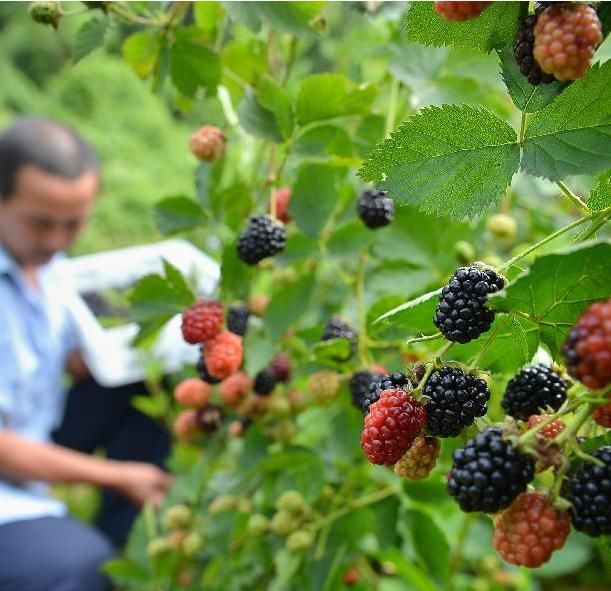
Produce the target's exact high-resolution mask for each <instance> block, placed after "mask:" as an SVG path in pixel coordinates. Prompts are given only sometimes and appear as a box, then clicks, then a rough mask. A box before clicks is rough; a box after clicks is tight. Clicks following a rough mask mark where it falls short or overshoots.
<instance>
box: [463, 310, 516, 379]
mask: <svg viewBox="0 0 611 591" xmlns="http://www.w3.org/2000/svg"><path fill="white" fill-rule="evenodd" d="M507 319H508V318H507ZM507 319H505V321H504V322H497V323H496V326H495V327H494V330H493V331H492V332H491V333H490V334H489V335H488V338H487V339H486V342H485V343H484V346H483V347H482V348H481V349H480V350H479V352H478V353H477V355H476V356H475V357H474V358H473V361H472V362H471V363H470V364H469V369H470V370H471V369H475V368H476V367H477V366H478V365H479V362H480V361H481V359H482V357H483V356H484V355H485V354H486V352H487V351H488V349H490V346H491V345H492V343H493V342H494V339H496V337H497V336H498V334H499V332H501V328H505V325H506V324H507Z"/></svg>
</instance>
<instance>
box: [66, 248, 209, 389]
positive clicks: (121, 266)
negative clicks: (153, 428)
mask: <svg viewBox="0 0 611 591" xmlns="http://www.w3.org/2000/svg"><path fill="white" fill-rule="evenodd" d="M162 259H166V260H168V261H169V262H170V263H172V264H173V265H174V266H175V267H177V268H178V269H180V271H181V272H182V273H183V274H184V275H185V276H187V277H190V278H194V279H195V284H196V285H197V291H198V294H197V295H198V297H202V298H206V297H210V296H211V295H212V294H213V293H214V290H215V289H216V286H217V285H218V282H219V278H220V267H219V265H218V264H217V263H216V262H215V261H214V260H213V259H211V258H210V257H208V256H206V255H205V254H204V253H202V252H201V251H200V250H198V249H197V248H195V247H194V246H193V245H192V244H190V243H189V242H186V241H184V240H166V241H163V242H158V243H155V244H147V245H143V246H133V247H129V248H121V249H118V250H113V251H108V252H101V253H96V254H91V255H85V256H80V257H75V258H72V259H68V271H69V273H70V275H71V278H72V280H73V282H74V287H75V291H76V292H77V294H85V293H89V292H94V291H95V292H98V291H103V290H105V289H109V288H116V289H121V288H127V287H129V286H131V285H132V284H134V283H135V282H136V281H138V279H140V278H141V277H142V276H143V275H146V274H149V273H160V272H161V271H162V268H163V261H162ZM68 297H70V296H68ZM70 299H71V301H70V303H69V305H70V307H71V308H72V310H73V313H74V317H75V319H76V322H77V325H78V329H79V333H80V337H81V341H82V344H83V355H84V358H85V362H86V363H87V366H88V367H89V370H90V372H91V374H92V376H93V377H94V378H95V379H96V381H97V382H98V383H100V384H102V385H103V386H107V387H114V386H121V385H124V384H130V383H133V382H137V381H140V380H142V379H143V378H144V377H145V364H146V362H147V361H148V360H150V359H156V360H158V361H159V362H160V363H161V365H162V367H163V369H164V371H165V372H168V373H169V372H173V371H177V370H179V369H181V367H183V366H184V365H185V364H190V363H195V362H196V361H197V355H198V347H196V346H194V345H189V344H187V343H185V342H184V340H183V338H182V334H181V331H180V324H181V318H180V315H176V316H174V317H173V318H172V319H171V320H170V322H168V324H167V325H166V326H165V327H164V328H163V329H162V331H161V333H160V334H159V337H158V339H157V341H156V342H155V344H154V346H153V347H152V348H151V350H149V351H146V352H143V351H141V350H137V349H134V348H133V347H132V346H131V345H130V342H131V340H132V339H133V337H134V336H135V335H136V333H137V332H138V326H137V325H136V324H135V323H129V324H125V325H123V326H118V327H113V328H104V327H102V326H101V325H100V323H99V322H98V320H97V318H96V317H95V315H94V314H93V313H92V311H91V310H90V309H89V307H88V306H87V304H86V303H85V302H84V300H83V299H82V298H81V297H80V296H79V295H73V296H72V297H71V298H70Z"/></svg>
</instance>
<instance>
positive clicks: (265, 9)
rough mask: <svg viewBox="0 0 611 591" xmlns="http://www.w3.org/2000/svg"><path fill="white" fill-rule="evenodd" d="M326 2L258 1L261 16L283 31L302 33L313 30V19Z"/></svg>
mask: <svg viewBox="0 0 611 591" xmlns="http://www.w3.org/2000/svg"><path fill="white" fill-rule="evenodd" d="M324 4H325V3H324V2H257V5H258V6H257V8H258V9H259V11H260V13H261V16H262V17H263V18H264V19H265V20H267V21H269V23H270V25H271V26H272V27H274V28H276V29H280V30H281V31H286V32H287V33H292V34H293V35H301V34H303V33H311V32H312V24H311V23H312V20H313V19H315V18H316V17H317V16H318V15H319V14H320V11H321V9H322V7H323V6H324Z"/></svg>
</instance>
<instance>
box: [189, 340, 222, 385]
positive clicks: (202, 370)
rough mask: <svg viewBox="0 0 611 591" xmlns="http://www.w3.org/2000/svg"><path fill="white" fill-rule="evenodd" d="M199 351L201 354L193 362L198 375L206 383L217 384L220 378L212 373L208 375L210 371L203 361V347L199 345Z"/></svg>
mask: <svg viewBox="0 0 611 591" xmlns="http://www.w3.org/2000/svg"><path fill="white" fill-rule="evenodd" d="M200 351H201V355H200V357H199V359H198V360H197V363H196V364H195V370H196V371H197V373H198V374H199V377H200V378H201V379H202V380H204V382H206V383H207V384H219V383H220V382H221V380H220V379H219V378H215V377H214V376H213V375H210V372H209V371H208V368H207V367H206V364H205V363H204V348H203V347H201V348H200Z"/></svg>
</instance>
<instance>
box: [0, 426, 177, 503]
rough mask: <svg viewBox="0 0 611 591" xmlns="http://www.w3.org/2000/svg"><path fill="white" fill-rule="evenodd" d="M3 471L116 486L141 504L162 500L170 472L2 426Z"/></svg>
mask: <svg viewBox="0 0 611 591" xmlns="http://www.w3.org/2000/svg"><path fill="white" fill-rule="evenodd" d="M0 475H4V476H5V477H9V478H10V479H12V480H16V481H27V480H44V481H46V482H52V483H53V482H88V483H91V484H95V485H97V486H103V487H107V488H114V489H115V490H117V491H119V492H120V493H122V494H124V495H125V496H127V497H128V498H130V499H131V500H132V501H134V502H135V503H137V504H138V505H142V504H144V503H146V502H151V503H153V504H155V505H159V504H161V502H162V501H163V498H164V497H165V494H166V492H167V490H168V488H169V486H170V484H171V480H172V479H171V476H170V475H169V474H167V473H166V472H164V471H163V470H160V469H159V468H157V467H156V466H154V465H152V464H147V463H143V462H117V461H113V460H106V459H102V458H97V457H93V456H89V455H87V454H83V453H80V452H77V451H73V450H70V449H67V448H65V447H61V446H59V445H55V444H53V443H38V442H34V441H30V440H28V439H25V438H23V437H21V436H19V435H17V434H16V433H13V432H12V431H10V430H0Z"/></svg>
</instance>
